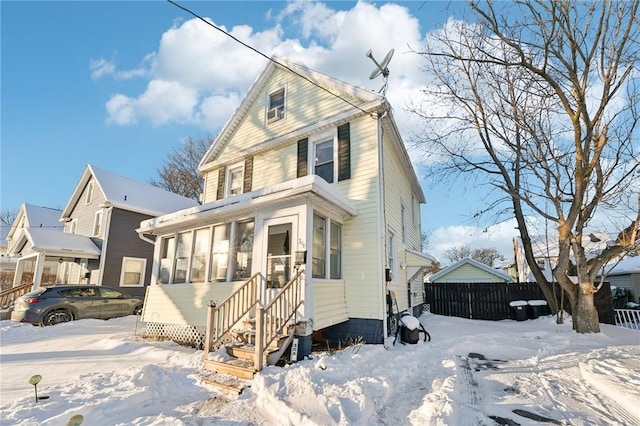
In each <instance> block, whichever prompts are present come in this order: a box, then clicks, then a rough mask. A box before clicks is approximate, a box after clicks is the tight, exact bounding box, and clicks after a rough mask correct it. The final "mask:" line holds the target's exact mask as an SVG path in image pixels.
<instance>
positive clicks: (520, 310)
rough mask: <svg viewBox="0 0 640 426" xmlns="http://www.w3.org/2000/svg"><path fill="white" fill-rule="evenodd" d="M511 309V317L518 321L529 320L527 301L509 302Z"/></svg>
mask: <svg viewBox="0 0 640 426" xmlns="http://www.w3.org/2000/svg"><path fill="white" fill-rule="evenodd" d="M509 308H510V311H511V317H512V318H513V319H514V320H516V321H526V320H527V301H526V300H514V301H513V302H509Z"/></svg>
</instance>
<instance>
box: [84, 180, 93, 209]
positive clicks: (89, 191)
mask: <svg viewBox="0 0 640 426" xmlns="http://www.w3.org/2000/svg"><path fill="white" fill-rule="evenodd" d="M92 200H93V181H91V182H89V184H88V185H87V198H85V204H91V201H92Z"/></svg>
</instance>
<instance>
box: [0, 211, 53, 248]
mask: <svg viewBox="0 0 640 426" xmlns="http://www.w3.org/2000/svg"><path fill="white" fill-rule="evenodd" d="M61 214H62V210H58V209H52V208H50V207H41V206H36V205H34V204H28V203H22V205H21V206H20V209H19V210H18V213H17V214H16V218H15V219H14V221H13V223H12V224H11V228H9V230H8V232H7V233H6V236H5V237H4V238H3V239H4V240H6V241H8V240H12V241H16V239H17V238H18V237H19V235H20V232H21V231H22V230H23V229H27V228H46V229H58V230H60V231H61V230H62V229H63V227H64V225H63V224H62V223H60V215H61ZM23 223H24V226H22V224H23ZM13 245H14V244H13V243H12V246H13Z"/></svg>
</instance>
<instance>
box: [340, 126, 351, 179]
mask: <svg viewBox="0 0 640 426" xmlns="http://www.w3.org/2000/svg"><path fill="white" fill-rule="evenodd" d="M345 179H351V133H350V130H349V123H345V124H343V125H342V126H338V182H340V181H341V180H345Z"/></svg>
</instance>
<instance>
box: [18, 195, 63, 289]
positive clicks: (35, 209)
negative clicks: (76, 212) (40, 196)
mask: <svg viewBox="0 0 640 426" xmlns="http://www.w3.org/2000/svg"><path fill="white" fill-rule="evenodd" d="M60 213H62V211H61V210H58V209H52V208H49V207H41V206H36V205H33V204H28V203H23V204H22V205H21V206H20V209H19V210H18V213H17V214H16V217H15V219H14V221H13V224H12V225H11V228H10V229H9V232H8V234H7V251H6V255H7V257H9V258H10V259H12V260H13V261H14V262H13V271H14V274H13V276H12V285H13V286H14V287H15V286H18V285H20V284H26V283H33V282H35V281H38V283H39V282H40V281H41V280H43V277H44V283H45V284H55V282H56V274H57V272H58V266H59V265H58V262H57V261H53V260H51V261H48V262H42V263H40V264H37V262H36V259H35V257H31V256H28V255H27V252H28V251H29V247H30V246H33V240H34V236H36V235H40V234H53V235H59V234H61V233H62V230H63V228H64V225H63V224H62V223H60ZM16 269H17V270H19V271H20V273H19V274H15V271H16Z"/></svg>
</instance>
